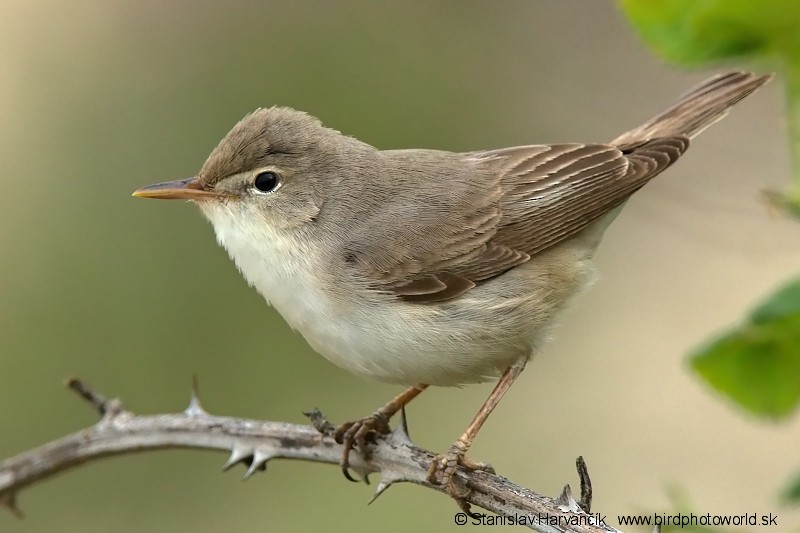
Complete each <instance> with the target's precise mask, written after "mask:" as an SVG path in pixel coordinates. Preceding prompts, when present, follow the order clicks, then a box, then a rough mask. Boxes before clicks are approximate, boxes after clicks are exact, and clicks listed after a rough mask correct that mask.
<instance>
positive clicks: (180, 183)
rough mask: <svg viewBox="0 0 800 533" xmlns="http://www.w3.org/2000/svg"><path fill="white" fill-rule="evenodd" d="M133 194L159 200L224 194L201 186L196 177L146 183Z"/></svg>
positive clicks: (214, 196)
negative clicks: (146, 184) (152, 183)
mask: <svg viewBox="0 0 800 533" xmlns="http://www.w3.org/2000/svg"><path fill="white" fill-rule="evenodd" d="M133 196H136V197H138V198H157V199H159V200H196V201H199V200H212V199H215V198H217V199H219V198H222V197H223V196H224V195H223V194H220V193H218V192H215V191H209V190H206V189H204V188H203V186H202V184H201V183H200V181H199V180H198V179H197V178H186V179H185V180H175V181H165V182H163V183H156V184H154V185H148V186H146V187H142V188H141V189H136V190H135V191H133Z"/></svg>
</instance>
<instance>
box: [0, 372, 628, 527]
mask: <svg viewBox="0 0 800 533" xmlns="http://www.w3.org/2000/svg"><path fill="white" fill-rule="evenodd" d="M67 386H68V387H69V388H70V389H72V390H73V391H74V392H76V393H77V394H78V395H80V396H81V398H83V399H84V400H86V401H87V402H88V403H89V404H91V405H92V406H93V407H94V409H95V410H97V411H98V413H99V414H100V415H101V419H100V421H99V422H98V423H96V424H94V425H93V426H90V427H88V428H86V429H83V430H81V431H78V432H76V433H73V434H71V435H67V436H65V437H62V438H60V439H57V440H54V441H52V442H50V443H48V444H45V445H44V446H41V447H39V448H36V449H33V450H30V451H26V452H23V453H21V454H19V455H17V456H16V457H11V458H9V459H7V460H5V461H3V462H2V463H0V505H2V506H4V507H6V508H8V509H9V510H10V511H11V512H12V513H14V514H15V515H17V516H20V517H21V513H20V511H19V509H18V507H17V505H16V496H17V494H18V493H19V492H20V491H21V490H22V489H24V488H27V487H28V486H29V485H32V484H34V483H36V482H37V481H41V480H44V479H47V478H50V477H52V476H54V475H55V474H57V473H59V472H63V471H65V470H68V469H70V468H73V467H76V466H78V465H80V464H83V463H86V462H89V461H94V460H97V459H100V458H103V457H108V456H112V455H121V454H130V453H134V452H140V451H146V450H156V449H166V448H195V449H209V450H220V451H225V452H227V453H229V454H230V457H229V458H228V461H227V462H226V463H225V465H224V466H223V470H228V469H229V468H231V467H233V466H234V465H236V464H238V463H243V464H244V465H246V467H247V470H246V472H245V475H244V476H245V478H248V477H250V476H252V475H253V474H254V473H256V472H258V471H260V470H265V469H266V464H267V461H269V460H270V459H274V458H285V459H302V460H306V461H315V462H320V463H330V464H338V462H339V458H340V456H341V445H339V444H336V442H335V441H334V440H333V437H332V436H331V434H332V430H333V426H332V425H331V424H330V423H329V422H328V421H327V420H326V419H325V417H324V416H323V415H322V414H321V413H320V412H319V411H318V410H314V411H311V412H309V413H306V415H307V416H309V418H310V419H311V422H312V425H311V426H304V425H299V424H289V423H286V422H265V421H258V420H248V419H242V418H233V417H224V416H214V415H210V414H208V413H207V412H205V411H204V410H203V408H202V407H201V405H200V402H199V400H198V398H197V394H196V392H195V394H193V395H192V400H191V402H190V404H189V407H188V408H187V409H186V410H185V411H184V412H183V413H176V414H160V415H151V416H141V415H136V414H134V413H133V412H131V411H128V410H127V409H125V408H124V407H123V405H122V403H121V402H120V401H119V400H116V399H107V398H105V397H104V396H102V395H101V394H98V393H97V392H95V391H94V390H92V389H91V388H90V387H89V386H88V385H86V384H85V383H84V382H82V381H80V380H77V379H71V380H69V381H68V382H67ZM433 459H434V454H433V453H432V452H429V451H427V450H424V449H422V448H419V447H417V446H415V445H414V444H412V443H411V441H410V439H409V438H408V433H407V431H406V429H405V421H403V422H401V423H400V424H399V425H398V429H397V430H395V431H394V433H392V434H391V435H389V436H388V437H386V438H381V439H378V440H377V442H376V443H375V445H374V448H373V450H372V453H371V455H370V458H369V459H366V460H365V459H363V458H362V457H360V456H359V455H358V454H355V453H354V454H353V457H352V458H351V467H352V468H353V469H354V470H355V471H356V472H358V473H359V474H360V475H361V476H362V477H363V478H364V479H366V477H367V475H368V474H370V473H380V476H381V479H380V482H379V483H378V485H377V487H376V488H375V495H374V497H373V501H374V500H375V499H376V498H377V497H378V496H380V495H381V494H383V493H384V492H385V491H386V489H388V488H389V487H390V486H391V485H392V484H394V483H397V482H400V481H406V482H410V483H415V484H418V485H422V486H424V487H427V488H430V489H433V490H437V491H440V492H442V488H441V487H439V486H437V485H433V484H431V483H429V482H428V481H427V480H426V478H427V472H428V467H429V466H430V464H431V461H432V460H433ZM577 466H578V474H579V477H580V480H581V501H580V502H576V501H575V499H574V498H573V497H572V496H571V493H570V489H569V485H567V486H566V487H564V492H562V494H561V496H560V497H559V498H556V499H553V498H549V497H547V496H542V495H540V494H537V493H535V492H533V491H531V490H528V489H525V488H523V487H520V486H517V485H514V484H513V483H511V482H510V481H509V480H507V479H505V478H503V477H500V476H496V475H492V474H488V473H485V472H469V471H467V470H462V469H460V470H459V471H458V474H457V475H459V476H460V477H461V479H462V481H463V482H464V483H465V485H466V487H468V488H469V489H470V493H469V495H468V496H467V498H466V500H467V502H468V503H470V504H472V505H475V506H477V507H481V508H483V509H485V510H487V511H490V512H492V513H496V514H498V515H501V516H508V517H512V516H513V517H524V516H529V517H545V516H546V517H550V518H549V520H530V521H528V522H527V523H526V525H528V527H530V528H531V529H534V530H536V531H540V532H543V533H555V532H564V531H571V532H576V533H599V532H603V533H605V532H616V531H618V530H616V529H614V528H612V527H610V526H606V525H604V524H602V523H598V522H597V520H596V518H594V517H593V516H592V515H589V514H587V513H588V511H589V507H590V504H591V483H590V481H589V475H588V471H587V470H586V465H585V463H584V462H583V459H582V458H578V463H577ZM556 517H560V519H557V518H556Z"/></svg>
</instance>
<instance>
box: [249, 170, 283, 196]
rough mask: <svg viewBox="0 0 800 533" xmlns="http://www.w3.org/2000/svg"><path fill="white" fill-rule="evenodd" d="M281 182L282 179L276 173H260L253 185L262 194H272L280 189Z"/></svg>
mask: <svg viewBox="0 0 800 533" xmlns="http://www.w3.org/2000/svg"><path fill="white" fill-rule="evenodd" d="M280 182H281V179H280V177H279V176H278V175H277V174H276V173H275V172H272V171H269V170H268V171H266V172H260V173H259V174H258V175H257V176H256V179H255V181H254V182H253V185H255V187H256V189H258V190H259V191H261V192H272V191H274V190H275V188H276V187H278V184H279V183H280Z"/></svg>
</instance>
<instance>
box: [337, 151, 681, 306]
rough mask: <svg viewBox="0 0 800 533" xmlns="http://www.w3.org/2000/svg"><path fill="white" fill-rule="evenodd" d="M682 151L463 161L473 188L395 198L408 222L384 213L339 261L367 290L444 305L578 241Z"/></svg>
mask: <svg viewBox="0 0 800 533" xmlns="http://www.w3.org/2000/svg"><path fill="white" fill-rule="evenodd" d="M687 146H688V139H687V138H686V137H682V136H677V137H672V138H665V139H656V140H652V141H646V142H643V143H641V144H639V145H637V146H629V147H623V148H618V147H615V146H611V145H605V144H553V145H536V146H521V147H515V148H506V149H502V150H493V151H485V152H472V153H469V154H464V156H463V157H464V159H465V161H466V162H467V164H466V165H464V168H472V169H474V171H475V175H476V177H477V178H478V179H477V180H471V179H469V178H467V179H459V180H451V183H452V187H450V186H449V185H448V186H447V187H443V186H442V184H441V183H437V184H435V186H431V187H430V188H427V189H426V188H424V187H422V188H420V189H417V190H415V191H413V192H412V193H411V194H410V195H409V196H408V197H401V198H395V199H394V201H393V202H391V203H392V204H393V205H397V206H398V207H397V210H398V212H397V216H396V217H394V220H409V217H411V220H413V222H412V223H410V224H408V225H405V226H404V225H402V224H386V222H387V217H386V213H385V212H383V213H382V217H383V218H382V221H381V222H380V223H378V222H377V221H370V220H367V221H366V223H365V224H364V226H363V229H362V230H361V231H357V232H356V234H355V235H353V236H352V238H351V240H350V241H349V242H348V243H347V244H346V245H345V250H344V253H345V261H346V262H347V263H348V265H349V266H350V267H351V268H353V269H355V270H354V271H355V272H356V274H357V276H358V277H360V278H361V279H363V280H366V281H367V283H368V284H369V285H371V286H373V287H374V288H376V289H378V290H381V291H385V292H389V293H393V294H395V295H396V296H398V297H400V298H402V299H404V300H406V301H411V302H420V303H430V302H439V301H444V300H449V299H451V298H454V297H456V296H458V295H460V294H462V293H464V292H466V291H468V290H470V289H471V288H473V287H474V286H475V285H476V284H479V283H481V282H484V281H486V280H489V279H491V278H493V277H496V276H499V275H500V274H502V273H504V272H506V271H508V270H509V269H511V268H514V267H515V266H518V265H520V264H523V263H525V262H526V261H528V260H529V259H530V257H531V256H532V255H534V254H536V253H538V252H541V251H543V250H545V249H547V248H549V247H551V246H553V245H555V244H558V243H559V242H562V241H564V240H565V239H568V238H569V237H571V236H573V235H575V234H576V233H577V232H579V231H580V230H582V229H583V228H585V227H586V226H587V225H589V224H590V223H592V222H593V221H595V220H597V219H598V218H599V217H601V216H602V215H603V214H605V213H607V212H608V211H610V210H612V209H613V208H614V207H616V206H618V205H620V204H621V203H622V202H624V201H625V199H626V198H628V197H629V196H630V195H631V194H632V193H633V192H634V191H636V190H637V189H638V188H640V187H641V186H642V185H644V184H645V183H646V182H647V181H649V179H650V178H652V177H653V176H655V175H656V174H658V173H659V172H661V171H662V170H664V169H665V168H667V167H668V166H669V165H670V164H672V163H673V162H674V161H675V160H676V159H677V158H678V157H679V156H680V154H681V153H683V151H684V150H685V149H686V147H687ZM436 191H442V193H439V195H438V196H437V192H436ZM403 198H408V201H405V202H404V201H403ZM401 214H402V217H401ZM388 219H389V220H391V219H392V217H391V216H390V217H388ZM372 222H374V223H372Z"/></svg>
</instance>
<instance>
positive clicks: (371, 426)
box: [333, 384, 428, 481]
mask: <svg viewBox="0 0 800 533" xmlns="http://www.w3.org/2000/svg"><path fill="white" fill-rule="evenodd" d="M427 388H428V386H427V385H425V384H419V385H414V386H413V387H409V388H408V389H406V390H405V391H403V392H402V393H400V394H398V395H397V396H395V397H394V398H392V399H391V400H390V401H389V402H388V403H387V404H386V405H384V406H383V407H381V408H380V409H378V410H377V411H375V412H374V413H372V414H371V415H369V416H368V417H366V418H362V419H361V420H356V421H355V422H345V423H344V424H342V425H341V426H339V427H338V428H336V431H335V432H334V434H333V438H334V440H336V442H338V443H339V444H342V445H343V449H342V459H341V462H340V464H341V467H342V473H343V474H344V477H346V478H347V479H349V480H350V481H358V480H357V479H355V478H354V477H352V476H351V475H350V472H349V468H350V451H351V450H352V449H353V448H354V447H356V446H357V447H358V451H359V452H360V453H361V454H362V455H366V453H367V439H368V438H369V437H370V436H371V435H374V434H379V435H385V434H387V433H389V432H390V431H391V430H390V429H389V419H390V418H392V416H394V415H395V414H396V413H397V412H398V411H399V410H400V409H402V408H403V407H405V406H406V405H407V404H408V402H410V401H411V400H413V399H414V398H416V397H417V396H419V394H420V393H421V392H422V391H424V390H425V389H427Z"/></svg>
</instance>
